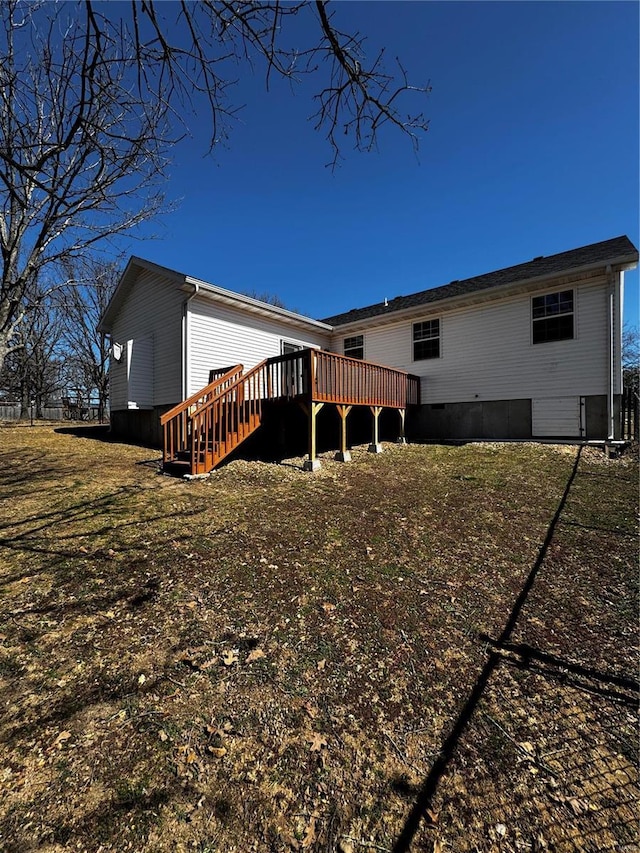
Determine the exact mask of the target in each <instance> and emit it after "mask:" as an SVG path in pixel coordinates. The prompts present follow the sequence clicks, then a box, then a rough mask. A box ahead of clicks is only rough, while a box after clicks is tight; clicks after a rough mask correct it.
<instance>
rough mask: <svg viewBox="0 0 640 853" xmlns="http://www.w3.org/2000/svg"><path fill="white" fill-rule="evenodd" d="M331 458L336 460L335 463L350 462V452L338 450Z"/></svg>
mask: <svg viewBox="0 0 640 853" xmlns="http://www.w3.org/2000/svg"><path fill="white" fill-rule="evenodd" d="M333 458H334V459H335V460H336V462H351V451H350V450H345V451H342V450H339V451H338V452H337V453H336V455H335V456H334V457H333Z"/></svg>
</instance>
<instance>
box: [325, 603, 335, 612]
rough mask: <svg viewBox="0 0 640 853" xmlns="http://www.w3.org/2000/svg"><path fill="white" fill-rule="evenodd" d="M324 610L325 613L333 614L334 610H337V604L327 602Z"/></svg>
mask: <svg viewBox="0 0 640 853" xmlns="http://www.w3.org/2000/svg"><path fill="white" fill-rule="evenodd" d="M322 609H323V610H324V612H325V613H331V611H332V610H335V609H336V606H335V604H332V603H331V602H330V601H325V602H324V604H323V605H322Z"/></svg>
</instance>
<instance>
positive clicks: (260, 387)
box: [160, 349, 419, 475]
mask: <svg viewBox="0 0 640 853" xmlns="http://www.w3.org/2000/svg"><path fill="white" fill-rule="evenodd" d="M209 378H210V379H211V381H210V382H209V384H208V385H207V386H206V387H205V388H203V389H202V390H201V391H198V392H197V393H196V394H193V395H192V396H191V397H189V398H188V399H187V400H184V401H183V402H182V403H179V404H178V405H177V406H174V407H173V408H172V409H170V410H169V411H168V412H165V414H164V415H162V417H161V418H160V423H161V425H162V428H163V433H164V443H163V467H164V469H165V470H167V471H173V472H174V473H180V472H181V473H184V474H191V475H198V474H208V473H209V472H210V471H212V470H213V469H214V468H215V467H216V466H217V465H219V464H220V462H222V461H223V459H225V457H227V456H228V455H229V454H230V453H231V452H232V451H233V450H235V449H236V447H238V446H239V445H240V444H242V442H243V441H245V440H246V439H247V438H248V437H249V436H250V435H251V434H252V433H254V432H255V431H256V430H257V429H258V427H259V426H260V424H261V423H262V417H263V411H264V403H265V401H268V400H296V401H298V402H300V403H301V404H303V406H305V407H308V406H309V405H311V403H314V402H315V403H317V404H318V405H319V406H321V405H324V403H325V402H326V403H334V404H337V405H338V404H341V405H343V406H348V407H350V406H353V405H368V406H379V407H383V406H391V407H394V408H398V409H401V410H404V408H405V407H406V406H407V405H408V404H409V405H411V404H413V403H417V402H418V401H419V382H418V379H417V377H412V376H409V375H408V374H406V373H404V372H403V371H398V370H394V369H392V368H387V367H383V366H382V365H376V364H371V363H369V362H365V361H361V360H357V359H350V358H346V357H344V356H340V355H337V354H336V353H329V352H322V351H319V350H312V349H307V350H299V351H297V352H293V353H288V354H287V355H282V356H278V357H276V358H268V359H265V360H264V361H261V362H260V364H257V365H256V366H255V367H253V368H252V369H251V370H249V371H247V372H246V373H245V372H244V369H243V366H242V365H241V364H236V365H234V366H233V367H225V368H221V369H219V370H215V371H212V373H211V375H210V377H209Z"/></svg>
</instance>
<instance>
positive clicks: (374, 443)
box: [368, 406, 382, 453]
mask: <svg viewBox="0 0 640 853" xmlns="http://www.w3.org/2000/svg"><path fill="white" fill-rule="evenodd" d="M369 408H370V409H371V414H372V415H373V436H372V438H371V444H370V445H369V447H368V450H369V453H382V445H381V444H380V437H379V430H378V418H379V417H380V412H381V411H382V406H369Z"/></svg>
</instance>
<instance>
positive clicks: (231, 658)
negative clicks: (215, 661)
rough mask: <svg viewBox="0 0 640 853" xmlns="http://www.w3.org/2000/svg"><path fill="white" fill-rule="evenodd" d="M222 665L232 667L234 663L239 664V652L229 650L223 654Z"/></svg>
mask: <svg viewBox="0 0 640 853" xmlns="http://www.w3.org/2000/svg"><path fill="white" fill-rule="evenodd" d="M222 663H223V664H224V665H225V666H232V665H233V664H234V663H238V650H237V649H227V650H226V652H223V653H222Z"/></svg>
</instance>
